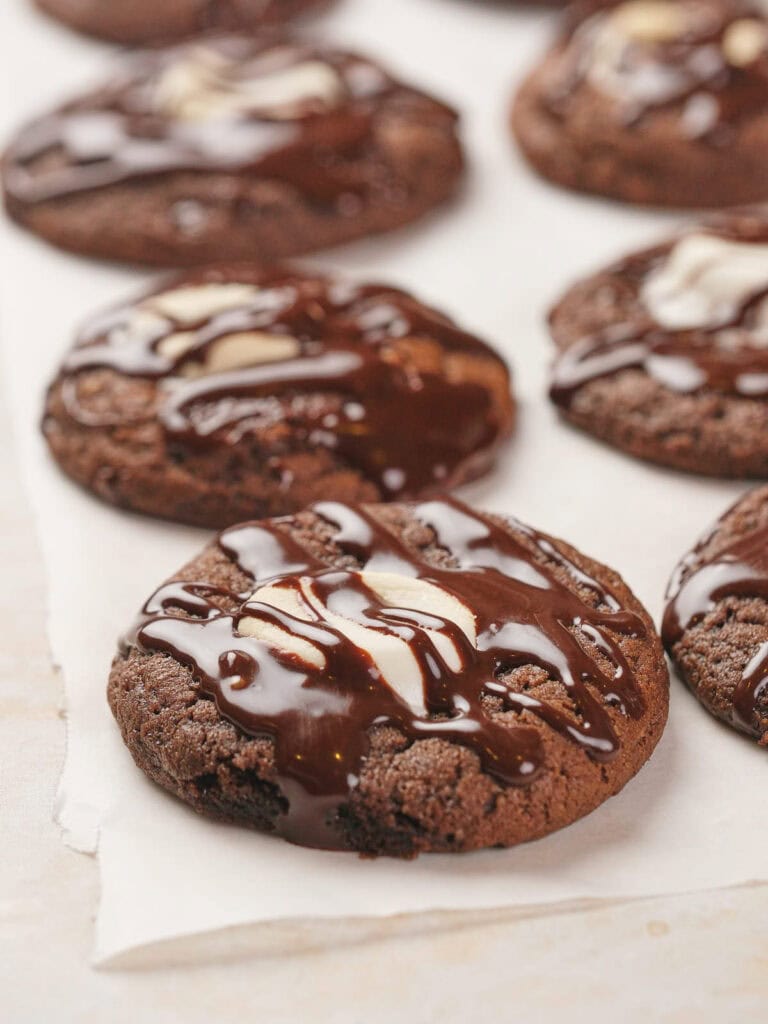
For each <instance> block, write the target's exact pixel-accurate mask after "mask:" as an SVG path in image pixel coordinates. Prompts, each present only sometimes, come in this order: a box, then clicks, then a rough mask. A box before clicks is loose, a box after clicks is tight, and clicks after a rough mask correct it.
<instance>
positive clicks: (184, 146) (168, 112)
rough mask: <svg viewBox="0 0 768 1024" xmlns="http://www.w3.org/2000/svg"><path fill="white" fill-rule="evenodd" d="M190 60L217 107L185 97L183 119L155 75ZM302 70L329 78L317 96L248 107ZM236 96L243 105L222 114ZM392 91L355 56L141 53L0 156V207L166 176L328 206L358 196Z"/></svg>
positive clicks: (260, 45)
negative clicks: (285, 194)
mask: <svg viewBox="0 0 768 1024" xmlns="http://www.w3.org/2000/svg"><path fill="white" fill-rule="evenodd" d="M194 60H202V61H203V67H202V72H201V73H204V74H206V75H208V77H209V79H210V82H204V83H203V87H205V86H206V85H209V86H210V89H212V90H218V95H219V96H222V95H223V96H224V97H225V102H223V103H222V104H221V105H220V106H219V108H213V109H210V110H205V109H201V106H200V104H202V103H204V102H205V98H204V94H203V99H202V100H201V99H200V97H199V96H197V95H196V96H195V97H194V99H195V102H197V103H198V107H197V109H196V111H195V112H193V113H192V114H191V115H188V116H182V115H181V114H179V113H177V112H175V110H174V107H173V104H172V101H170V100H169V101H165V100H164V99H163V97H162V96H160V95H159V90H161V87H162V83H163V80H164V76H165V75H167V74H169V73H173V72H174V70H175V69H178V68H179V67H182V71H183V64H184V62H185V61H194ZM307 65H310V66H311V67H312V68H317V66H318V65H319V66H320V67H321V68H323V69H325V72H326V74H327V75H329V76H330V84H329V83H328V82H327V80H326V85H327V89H328V95H322V94H318V93H316V92H313V91H312V88H311V83H310V84H309V85H308V92H307V95H306V97H305V98H304V99H297V100H295V99H294V100H292V101H291V102H289V103H288V102H281V101H280V98H279V95H276V96H272V95H271V94H270V93H267V95H266V100H264V101H259V99H258V94H257V90H258V86H259V83H260V82H262V81H264V80H265V78H266V79H268V77H269V76H270V75H274V74H276V73H277V74H286V73H290V72H291V70H292V69H294V70H295V69H299V73H301V68H302V66H303V67H305V68H306V66H307ZM184 87H185V86H184V84H183V83H182V85H181V86H180V88H184ZM238 90H240V92H241V94H242V96H243V97H244V99H242V100H238V103H237V104H235V103H232V102H230V104H229V106H227V102H226V100H228V99H229V98H230V97H232V96H235V95H237V91H238ZM320 92H321V93H322V90H320ZM398 92H401V93H404V94H405V93H406V92H407V90H405V87H404V86H402V85H400V84H399V83H397V82H395V81H394V80H393V79H392V78H390V77H389V76H388V75H387V74H386V73H385V72H384V71H382V70H381V69H380V68H378V67H377V66H376V65H374V64H371V63H370V62H368V61H366V60H364V59H363V58H361V57H357V56H355V55H352V54H346V53H340V52H336V51H326V50H315V49H312V48H309V47H307V46H303V45H298V44H287V43H281V44H275V43H266V42H263V41H262V42H259V41H258V40H254V39H252V38H250V39H249V38H248V37H246V36H243V37H238V36H231V37H229V36H224V37H220V38H215V39H206V40H205V42H204V43H190V44H186V45H183V46H179V47H176V48H173V49H169V50H165V51H160V52H153V53H141V54H138V55H136V56H134V57H133V58H131V59H130V60H128V61H126V62H125V64H124V66H123V70H122V73H121V74H120V75H119V76H118V77H117V78H116V79H115V80H114V82H113V83H112V84H110V85H106V86H104V87H103V88H101V89H100V90H98V91H97V92H95V93H93V94H91V95H89V96H86V97H84V98H82V99H79V100H75V101H73V102H71V103H68V104H66V105H65V106H63V107H62V108H60V109H59V110H57V111H56V112H54V113H53V114H51V115H49V116H47V117H43V118H40V119H38V120H37V121H35V122H33V123H32V124H30V125H28V126H27V128H26V129H25V130H24V131H23V132H22V133H21V134H20V136H19V137H18V139H17V140H16V141H15V142H14V143H13V145H12V146H11V147H10V149H9V152H8V154H7V156H6V161H5V186H6V190H7V193H8V196H9V198H10V199H11V200H13V201H17V202H23V203H38V202H44V201H48V200H56V199H62V198H66V197H67V196H72V195H75V194H77V193H82V192H86V191H91V190H99V189H103V188H106V187H108V186H111V185H116V184H119V183H122V182H126V181H134V180H138V179H146V178H150V177H156V176H158V175H164V174H167V173H169V172H174V171H198V172H211V171H222V172H246V173H248V174H249V175H252V176H254V177H258V178H265V179H279V180H280V181H282V182H285V183H287V184H288V185H291V186H293V187H294V188H296V189H297V190H298V191H300V192H301V193H302V195H303V196H304V197H305V198H306V199H308V200H309V201H312V202H315V203H317V204H319V205H326V206H327V205H329V204H330V205H332V206H333V205H336V204H338V203H344V202H345V201H348V199H349V197H350V196H351V197H355V196H360V195H362V194H365V193H367V192H368V191H369V189H370V187H371V184H372V182H371V181H370V180H368V178H367V177H366V175H365V174H364V173H363V172H362V171H361V170H360V169H359V168H358V167H356V165H355V158H356V157H357V156H359V154H360V152H361V148H362V147H365V146H366V145H370V143H371V139H372V132H373V126H374V122H375V120H376V117H377V115H378V112H379V111H380V109H381V105H382V103H383V102H384V101H385V100H386V99H387V98H389V97H394V96H395V95H396V94H397V93H398ZM410 95H413V94H412V93H411V94H410ZM249 98H250V100H252V102H251V105H249V102H250V100H249ZM422 99H423V101H424V102H426V103H430V104H432V105H433V107H435V108H438V109H440V110H442V111H443V112H444V113H445V114H446V116H448V117H450V118H451V119H454V118H455V114H454V113H453V112H452V111H450V110H449V109H448V108H446V107H443V106H442V105H441V104H438V103H437V101H434V100H431V99H428V98H427V97H422ZM169 104H170V106H169Z"/></svg>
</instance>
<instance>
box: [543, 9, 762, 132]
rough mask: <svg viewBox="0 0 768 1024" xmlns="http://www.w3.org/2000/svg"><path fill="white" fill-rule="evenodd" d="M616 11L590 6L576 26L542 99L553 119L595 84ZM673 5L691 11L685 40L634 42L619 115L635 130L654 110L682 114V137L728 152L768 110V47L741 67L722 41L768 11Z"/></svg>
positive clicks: (626, 57) (626, 58)
mask: <svg viewBox="0 0 768 1024" xmlns="http://www.w3.org/2000/svg"><path fill="white" fill-rule="evenodd" d="M616 6H619V7H620V6H621V5H620V4H619V5H614V4H606V3H605V2H604V0H599V2H597V3H592V4H589V3H588V4H584V5H582V7H581V8H580V10H581V12H582V16H581V17H579V18H578V19H577V20H576V21H575V23H574V22H573V21H571V22H570V24H569V29H570V31H569V33H568V35H567V37H566V40H565V41H564V43H563V47H564V59H563V66H562V69H561V71H560V73H559V75H558V76H557V78H556V79H555V81H554V82H553V83H552V84H551V86H550V87H549V89H548V91H547V93H546V94H545V96H544V97H543V103H544V105H545V107H546V109H547V110H548V112H549V113H550V114H551V115H552V116H553V117H556V118H558V119H562V118H566V117H567V116H568V112H569V110H570V104H571V102H572V97H573V95H574V93H575V92H576V91H577V90H578V89H580V88H582V87H584V86H585V85H587V84H588V82H587V78H588V75H589V72H590V67H591V64H592V49H593V45H594V42H595V40H596V38H597V36H598V33H599V32H600V31H601V29H602V28H603V26H604V25H605V23H606V21H607V20H608V19H610V18H611V16H612V12H613V10H614V9H615V7H616ZM674 6H677V7H679V8H681V9H683V10H684V11H686V12H688V24H687V27H686V30H685V31H684V32H683V34H682V35H680V36H677V37H675V38H673V39H667V40H660V41H653V42H651V41H647V40H645V41H639V40H634V41H629V42H628V43H627V46H626V49H625V50H624V52H623V54H622V57H621V70H620V73H621V85H620V90H619V91H617V92H616V93H615V94H613V95H614V96H615V99H616V103H617V107H618V110H619V116H620V118H621V120H622V122H623V123H625V124H626V125H627V126H628V127H632V126H634V125H636V124H637V123H638V122H640V121H642V119H643V118H644V117H646V116H647V115H648V114H650V113H652V112H654V111H658V110H663V109H665V108H680V128H681V133H682V134H683V135H686V136H688V137H689V138H694V139H700V140H702V141H706V142H707V143H708V144H711V145H716V146H726V145H727V144H728V142H729V140H730V138H731V135H732V130H733V128H734V127H735V126H736V125H738V123H739V122H740V121H742V120H744V119H745V118H748V117H756V116H761V115H763V114H765V113H766V111H768V48H766V50H765V52H763V53H762V54H760V55H759V56H758V57H757V59H756V60H754V61H752V62H751V63H750V64H748V65H747V66H744V67H741V66H740V67H737V66H734V65H732V64H730V63H729V62H728V60H727V59H726V57H725V54H724V53H723V49H722V44H723V40H724V37H725V35H726V32H727V31H728V29H729V28H730V26H731V25H732V24H733V23H734V22H735V21H737V20H740V19H745V18H749V19H754V20H756V21H760V22H762V23H766V14H765V10H764V9H762V8H761V7H760V5H759V3H758V2H756V0H680V2H679V3H678V4H677V5H674ZM595 8H597V10H595ZM578 9H579V8H577V10H578Z"/></svg>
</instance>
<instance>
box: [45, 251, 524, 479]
mask: <svg viewBox="0 0 768 1024" xmlns="http://www.w3.org/2000/svg"><path fill="white" fill-rule="evenodd" d="M256 279H258V284H257V285H256V287H255V289H254V292H253V295H252V297H251V298H245V299H243V301H242V303H241V304H238V305H237V307H236V308H229V309H226V310H224V311H221V312H218V313H215V314H212V315H211V316H207V317H204V318H202V319H200V320H199V321H197V322H195V323H189V322H188V321H184V322H179V321H175V320H174V319H173V317H172V316H170V315H162V316H157V315H156V314H154V313H152V314H151V317H152V318H151V319H150V321H149V324H148V326H147V327H146V328H140V327H137V326H136V323H135V321H134V319H133V318H135V316H136V312H137V308H138V309H139V310H141V308H142V307H141V303H140V304H139V306H138V307H136V306H130V307H126V308H122V309H119V310H117V311H114V312H112V313H110V314H108V315H107V316H105V317H100V318H99V319H98V320H96V321H95V322H94V323H93V324H92V325H90V326H89V327H87V328H86V330H85V331H84V333H83V335H82V337H81V339H80V343H79V345H78V346H77V347H75V348H74V349H73V350H72V352H71V353H70V355H69V357H68V358H67V359H66V360H65V362H64V365H63V367H62V370H61V372H60V375H59V378H58V379H59V382H60V384H61V388H62V392H61V393H62V397H63V400H64V403H65V406H66V409H67V412H68V415H69V416H70V417H71V418H72V419H73V420H75V421H76V422H78V423H80V424H82V425H83V426H86V427H95V428H99V427H109V426H119V425H121V424H124V423H126V422H128V418H127V415H125V416H120V417H116V416H115V413H114V410H108V411H107V412H106V413H105V414H102V413H101V412H94V411H93V410H92V409H91V408H90V407H87V406H86V405H85V404H84V402H83V400H82V395H81V391H80V381H81V377H82V374H83V373H84V372H85V371H88V370H96V369H99V368H107V369H111V370H114V371H116V372H118V373H120V374H125V375H128V376H134V377H139V378H141V377H143V378H148V379H151V380H154V381H157V383H158V385H159V406H158V408H157V410H156V412H152V413H151V415H152V416H153V418H154V416H156V417H157V418H158V419H159V421H160V424H161V426H162V428H163V430H164V433H165V435H166V438H167V440H168V442H169V444H172V445H173V446H174V447H179V446H180V447H193V448H194V447H196V448H201V447H211V446H214V445H222V444H223V445H237V444H238V443H239V442H241V441H243V440H244V439H246V440H247V438H248V435H249V433H253V432H256V431H258V429H259V426H260V425H263V423H264V422H269V417H270V416H272V417H273V416H274V401H275V399H278V400H280V401H281V402H282V403H283V405H282V408H281V417H282V418H283V419H284V420H286V421H287V422H289V423H290V426H291V437H292V441H291V443H292V444H293V445H294V446H298V447H301V448H304V449H311V448H313V447H318V448H327V449H329V450H331V451H333V452H334V453H336V454H337V455H338V456H339V458H340V459H342V460H343V461H344V462H345V463H346V464H348V465H350V466H353V467H355V468H356V469H357V470H359V471H360V472H361V473H362V474H363V475H364V476H365V477H366V478H367V479H369V480H372V481H373V482H374V483H376V485H377V486H378V487H379V488H380V489H381V491H382V493H383V494H384V495H386V496H387V497H388V498H391V497H395V496H416V495H420V494H424V493H427V492H429V491H430V490H433V489H438V488H439V489H444V488H446V487H451V486H453V485H454V484H455V483H457V482H458V481H460V480H462V479H465V478H466V477H467V476H469V475H473V474H476V473H477V472H479V471H481V470H482V469H484V468H485V467H486V466H487V464H488V463H489V462H490V460H491V458H492V453H493V450H494V449H495V447H496V445H497V444H498V443H499V441H500V440H501V438H502V437H503V436H504V435H505V434H506V433H507V431H508V427H509V423H508V418H509V417H508V413H507V412H506V411H505V410H504V409H502V408H500V407H499V405H498V404H497V403H495V402H494V399H493V397H492V395H491V393H490V391H489V388H488V386H486V385H485V384H482V383H479V382H478V383H475V382H473V381H472V380H465V379H461V374H462V373H463V370H462V369H461V368H459V369H458V371H457V373H456V374H454V373H453V371H452V362H451V361H452V359H454V358H456V357H463V358H468V357H477V358H478V359H483V360H485V361H486V362H490V361H491V360H493V361H494V363H496V364H499V365H500V361H499V359H498V357H497V356H496V355H495V354H494V353H493V352H492V351H491V350H490V349H489V348H488V347H487V346H486V345H485V344H484V343H483V342H482V341H480V340H479V339H478V338H476V337H474V336H473V335H470V334H467V333H465V332H463V331H461V330H459V329H458V328H457V327H456V326H455V325H454V324H453V323H452V322H451V321H450V320H448V319H447V318H445V317H444V316H442V315H441V314H439V313H437V312H435V311H433V310H431V309H429V308H427V307H425V306H423V305H421V303H419V302H417V301H416V300H415V299H413V298H411V297H410V296H409V295H407V294H406V293H405V292H401V291H399V290H397V289H393V288H389V287H387V286H384V285H366V286H358V287H355V286H351V285H346V284H342V283H339V282H334V281H332V280H329V279H324V278H318V277H303V276H299V275H296V274H293V273H291V272H289V271H286V270H280V269H274V270H264V271H260V272H258V274H256V275H254V272H253V271H251V273H250V277H248V275H247V274H246V273H245V271H243V273H242V274H240V276H239V277H235V278H233V276H232V274H231V273H228V274H226V275H224V280H226V282H227V283H233V281H235V282H236V281H253V283H254V284H255V283H256ZM216 280H217V272H216V271H210V270H209V271H203V272H202V273H200V274H197V275H188V276H187V277H185V278H184V279H182V281H181V282H180V286H182V287H186V286H191V285H194V284H195V283H196V284H201V285H204V284H205V282H206V281H208V282H210V281H216ZM218 280H222V276H221V275H219V277H218ZM158 294H165V293H158ZM151 298H152V297H151V296H150V297H148V298H147V300H145V301H146V302H147V303H151ZM148 308H151V307H148ZM179 332H183V333H184V334H185V335H186V336H187V337H190V336H191V337H192V341H191V343H190V344H189V346H188V347H185V349H184V351H182V352H180V353H179V354H177V355H175V356H171V355H168V354H164V349H163V342H164V341H165V340H166V339H168V338H171V337H173V336H174V335H177V334H178V333H179ZM249 332H258V333H266V334H269V335H270V336H273V335H276V336H278V338H279V337H282V336H285V337H286V338H287V339H292V340H293V341H294V342H295V343H296V344H297V347H298V352H297V354H296V355H295V356H294V357H292V358H287V359H279V360H278V361H275V362H269V363H261V364H257V365H253V366H246V367H244V368H241V369H237V370H231V371H228V372H223V373H221V372H220V373H211V374H206V375H204V376H198V377H189V376H183V373H184V372H185V370H187V371H188V370H189V369H190V368H194V367H195V366H199V365H202V364H204V362H205V359H206V355H207V354H208V353H209V352H210V351H211V349H212V347H213V346H215V345H216V343H217V342H219V341H221V339H222V338H226V337H228V336H232V335H237V334H241V333H246V334H247V333H249ZM425 346H426V347H430V346H433V347H434V349H435V351H434V352H433V351H432V349H431V348H430V350H429V358H427V359H426V362H425V361H424V360H425V358H426V357H425V356H424V353H423V351H422V354H421V357H419V356H418V355H414V351H415V349H417V348H421V349H422V350H423V349H424V347H425ZM419 358H420V359H421V362H419ZM457 377H458V378H459V379H456V378H457ZM323 396H326V398H327V400H325V401H324V400H323ZM299 399H303V400H302V401H301V402H299V401H298V400H299ZM147 415H148V414H147V412H146V411H145V410H142V411H141V412H140V413H139V416H140V417H141V418H146V417H147ZM260 418H261V419H260ZM275 459H276V460H277V461H278V462H279V454H277V455H275ZM276 464H277V463H275V465H276Z"/></svg>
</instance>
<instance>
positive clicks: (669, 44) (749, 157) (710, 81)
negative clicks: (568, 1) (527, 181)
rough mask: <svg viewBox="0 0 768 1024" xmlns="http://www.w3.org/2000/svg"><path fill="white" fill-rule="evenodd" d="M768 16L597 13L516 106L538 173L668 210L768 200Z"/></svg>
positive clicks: (650, 7) (576, 22) (756, 6)
mask: <svg viewBox="0 0 768 1024" xmlns="http://www.w3.org/2000/svg"><path fill="white" fill-rule="evenodd" d="M766 114H768V15H766V10H765V7H764V6H763V5H761V3H760V2H759V0H630V2H627V3H619V4H612V5H610V6H608V7H606V5H605V4H598V5H595V4H587V5H586V6H584V5H583V6H582V8H581V13H580V16H577V17H575V18H574V19H571V20H570V22H569V25H568V28H567V30H566V31H565V32H564V34H563V35H562V37H561V38H560V39H559V40H558V41H557V43H556V44H555V46H554V47H553V48H552V50H551V51H550V52H549V53H548V54H547V56H546V57H545V58H544V60H543V62H542V63H541V64H540V66H539V67H537V68H536V70H534V72H533V73H532V74H531V75H530V76H529V77H528V79H527V80H526V81H525V83H524V84H523V86H522V88H521V89H520V92H519V93H518V96H517V98H516V100H515V104H514V108H513V113H512V125H513V129H514V132H515V135H516V136H517V140H518V142H519V144H520V146H521V147H522V150H523V152H524V154H525V155H526V157H527V158H528V160H530V162H531V164H532V165H533V166H534V167H535V168H536V170H537V171H538V172H539V173H540V174H542V175H543V176H544V177H546V178H549V179H551V180H552V181H554V182H557V183H558V184H559V185H565V186H566V187H567V188H573V189H578V190H579V191H584V192H596V193H598V194H600V195H605V196H611V197H613V198H616V199H624V200H628V201H629V202H633V203H651V204H655V205H660V206H679V207H701V206H731V205H734V204H739V203H751V202H755V201H758V200H763V199H766V198H768V180H766V177H765V174H764V167H765V164H766V161H767V160H768V118H766Z"/></svg>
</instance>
